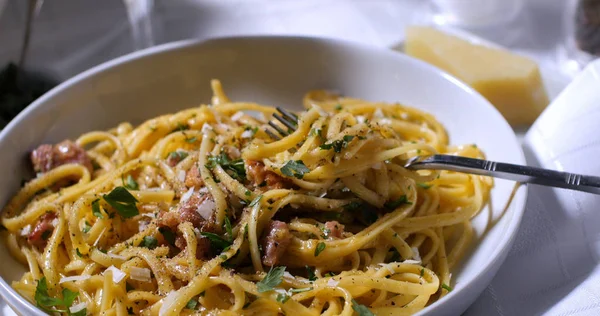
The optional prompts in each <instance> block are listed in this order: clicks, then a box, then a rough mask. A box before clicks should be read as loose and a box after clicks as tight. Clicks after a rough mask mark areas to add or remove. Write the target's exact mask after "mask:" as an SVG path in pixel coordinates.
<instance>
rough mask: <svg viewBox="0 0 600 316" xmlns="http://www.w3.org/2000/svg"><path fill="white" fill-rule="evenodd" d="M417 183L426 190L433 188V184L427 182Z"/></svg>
mask: <svg viewBox="0 0 600 316" xmlns="http://www.w3.org/2000/svg"><path fill="white" fill-rule="evenodd" d="M417 185H418V186H420V187H421V188H423V189H425V190H427V189H429V188H431V186H432V185H431V184H427V183H417Z"/></svg>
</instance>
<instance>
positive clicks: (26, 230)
mask: <svg viewBox="0 0 600 316" xmlns="http://www.w3.org/2000/svg"><path fill="white" fill-rule="evenodd" d="M30 233H31V224H29V225H27V226H25V227H23V229H21V236H27V235H29V234H30Z"/></svg>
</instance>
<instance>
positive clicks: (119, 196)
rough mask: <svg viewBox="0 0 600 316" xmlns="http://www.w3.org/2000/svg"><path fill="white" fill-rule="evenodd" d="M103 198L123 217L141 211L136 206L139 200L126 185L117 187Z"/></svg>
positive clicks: (131, 215) (134, 214)
mask: <svg viewBox="0 0 600 316" xmlns="http://www.w3.org/2000/svg"><path fill="white" fill-rule="evenodd" d="M102 198H103V199H104V201H106V203H108V204H110V206H112V207H113V208H115V209H116V210H117V212H118V213H119V215H121V217H123V218H130V217H133V216H136V215H138V214H139V213H140V212H139V211H138V209H137V206H136V203H137V202H138V200H137V199H136V198H135V197H134V196H133V195H131V193H129V191H128V190H127V189H125V188H124V187H116V188H114V189H113V190H112V191H111V192H110V193H109V194H105V195H103V196H102Z"/></svg>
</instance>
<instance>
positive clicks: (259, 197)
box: [248, 194, 263, 207]
mask: <svg viewBox="0 0 600 316" xmlns="http://www.w3.org/2000/svg"><path fill="white" fill-rule="evenodd" d="M262 197H263V196H262V194H261V195H259V196H257V197H255V198H254V200H252V202H250V204H248V206H250V207H252V206H254V205H256V204H258V203H259V202H260V200H261V199H262Z"/></svg>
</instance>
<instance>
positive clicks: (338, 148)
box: [319, 135, 354, 153]
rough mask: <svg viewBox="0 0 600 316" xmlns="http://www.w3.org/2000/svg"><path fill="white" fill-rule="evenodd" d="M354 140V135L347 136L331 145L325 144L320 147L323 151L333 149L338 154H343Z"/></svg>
mask: <svg viewBox="0 0 600 316" xmlns="http://www.w3.org/2000/svg"><path fill="white" fill-rule="evenodd" d="M353 139H354V136H352V135H346V136H344V137H343V138H342V139H338V140H334V141H333V142H331V143H328V144H323V145H321V146H319V148H321V150H330V149H333V151H335V152H336V153H341V152H342V149H344V148H346V147H348V143H350V142H351V141H352V140H353Z"/></svg>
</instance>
